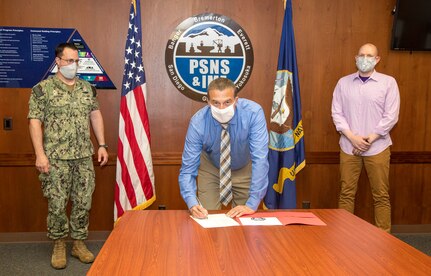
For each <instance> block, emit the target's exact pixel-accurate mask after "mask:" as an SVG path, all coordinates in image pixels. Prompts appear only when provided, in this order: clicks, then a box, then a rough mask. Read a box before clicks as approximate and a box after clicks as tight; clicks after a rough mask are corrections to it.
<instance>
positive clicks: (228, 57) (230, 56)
mask: <svg viewBox="0 0 431 276" xmlns="http://www.w3.org/2000/svg"><path fill="white" fill-rule="evenodd" d="M165 65H166V70H167V73H168V76H169V78H170V80H171V81H172V83H173V84H174V86H175V87H176V88H177V90H178V91H180V92H181V93H182V94H184V95H185V96H187V97H189V98H191V99H193V100H195V101H203V102H205V101H206V100H207V87H208V84H209V83H210V82H211V81H212V80H214V79H216V78H219V77H225V78H228V79H230V80H232V81H233V82H234V83H235V86H236V88H237V91H240V90H241V89H242V88H243V87H244V86H245V84H246V83H247V81H248V80H249V78H250V76H251V72H252V69H253V47H252V45H251V41H250V39H249V37H248V35H247V33H246V32H245V31H244V29H243V28H241V26H239V25H238V24H237V23H236V22H235V21H233V20H232V19H230V18H229V17H227V16H224V15H219V14H214V13H203V14H198V15H195V16H192V17H189V18H187V19H186V20H184V21H183V22H182V23H181V24H179V25H178V26H177V27H176V29H175V31H174V32H172V34H171V36H170V39H169V41H168V43H167V45H166V50H165Z"/></svg>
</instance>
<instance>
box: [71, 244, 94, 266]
mask: <svg viewBox="0 0 431 276" xmlns="http://www.w3.org/2000/svg"><path fill="white" fill-rule="evenodd" d="M72 256H73V257H76V258H78V259H79V260H80V261H81V262H83V263H86V264H88V263H92V262H93V261H94V255H93V253H91V252H90V251H89V250H88V248H87V246H86V245H85V243H84V241H82V240H74V241H73V248H72Z"/></svg>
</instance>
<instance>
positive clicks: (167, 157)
mask: <svg viewBox="0 0 431 276" xmlns="http://www.w3.org/2000/svg"><path fill="white" fill-rule="evenodd" d="M181 155H182V153H181V152H156V153H153V154H152V156H153V165H155V166H178V165H181ZM305 157H306V163H307V164H338V163H339V152H329V151H328V152H323V151H322V152H306V153H305ZM35 159H36V157H35V155H34V154H33V153H0V167H32V166H34V161H35ZM93 160H94V162H97V160H96V157H94V158H93ZM116 163H117V155H116V154H109V161H108V164H107V165H108V166H115V165H116ZM391 163H392V164H428V163H431V151H398V152H392V153H391Z"/></svg>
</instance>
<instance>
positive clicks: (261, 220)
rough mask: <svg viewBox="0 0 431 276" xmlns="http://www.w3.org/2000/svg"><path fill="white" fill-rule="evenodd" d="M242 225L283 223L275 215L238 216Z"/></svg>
mask: <svg viewBox="0 0 431 276" xmlns="http://www.w3.org/2000/svg"><path fill="white" fill-rule="evenodd" d="M239 220H240V221H241V224H242V225H252V226H253V225H283V224H282V223H281V222H280V221H279V220H278V218H276V217H265V218H264V217H255V218H254V217H251V218H239Z"/></svg>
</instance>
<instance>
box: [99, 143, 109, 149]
mask: <svg viewBox="0 0 431 276" xmlns="http://www.w3.org/2000/svg"><path fill="white" fill-rule="evenodd" d="M99 148H105V149H107V148H108V145H105V144H103V145H99Z"/></svg>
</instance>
